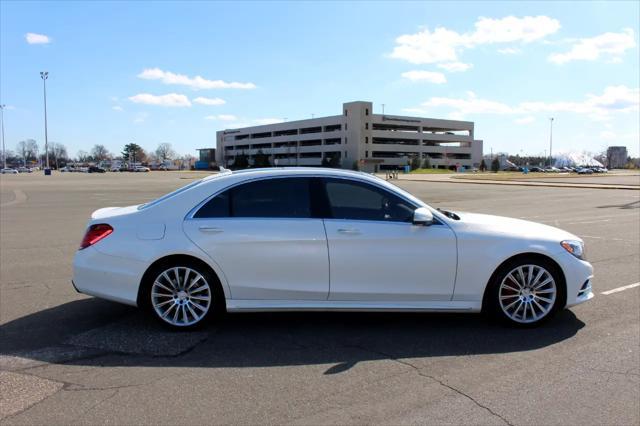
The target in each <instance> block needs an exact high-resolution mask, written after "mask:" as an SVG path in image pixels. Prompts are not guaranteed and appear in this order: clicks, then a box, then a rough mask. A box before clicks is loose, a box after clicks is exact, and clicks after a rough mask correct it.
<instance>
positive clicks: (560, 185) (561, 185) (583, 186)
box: [394, 177, 640, 191]
mask: <svg viewBox="0 0 640 426" xmlns="http://www.w3.org/2000/svg"><path fill="white" fill-rule="evenodd" d="M394 180H398V181H410V182H437V183H468V184H476V185H505V186H538V187H547V188H578V189H624V190H632V191H633V190H635V191H640V186H630V185H611V184H606V185H593V184H580V183H570V184H567V183H550V182H522V181H510V182H503V181H496V180H486V181H479V180H472V179H455V178H449V179H442V180H437V179H434V180H429V179H408V178H402V177H400V178H398V179H394Z"/></svg>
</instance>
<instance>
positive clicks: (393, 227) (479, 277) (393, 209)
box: [72, 168, 593, 329]
mask: <svg viewBox="0 0 640 426" xmlns="http://www.w3.org/2000/svg"><path fill="white" fill-rule="evenodd" d="M488 248H490V249H488ZM73 269H74V272H73V280H72V283H73V285H74V287H75V288H76V289H77V290H78V291H80V292H81V293H85V294H89V295H93V296H96V297H101V298H105V299H108V300H113V301H115V302H120V303H126V304H129V305H134V306H139V307H142V308H144V309H145V310H147V312H148V313H149V314H150V315H152V316H153V317H155V318H156V319H157V320H158V321H160V322H161V323H163V324H165V325H167V326H172V327H175V328H182V329H185V328H189V327H191V326H194V325H198V324H200V323H202V322H204V320H206V319H207V317H212V316H215V315H216V314H219V313H222V312H225V311H230V312H255V311H265V310H266V311H279V310H283V311H351V310H352V311H425V312H480V311H483V312H486V313H488V314H490V315H493V316H495V317H496V318H499V319H501V320H503V321H505V322H507V323H511V324H515V325H518V324H519V325H533V324H539V323H541V322H543V321H544V320H546V319H548V318H549V317H551V316H552V315H553V314H554V313H556V312H557V311H560V310H562V309H565V308H568V307H571V306H573V305H577V304H579V303H583V302H586V301H588V300H589V299H591V298H592V297H593V292H592V289H591V280H592V278H593V268H592V266H591V265H590V264H589V263H588V262H587V261H586V260H585V257H584V243H583V241H582V240H581V239H580V238H578V237H577V236H575V235H573V234H571V233H569V232H566V231H563V230H561V229H558V228H554V227H551V226H548V225H543V224H539V223H534V222H529V221H524V220H519V219H511V218H506V217H499V216H491V215H485V214H474V213H455V212H450V211H446V210H440V209H435V208H432V207H430V206H429V205H427V204H425V203H424V202H423V201H421V200H420V199H418V198H416V197H415V196H413V195H411V194H410V193H408V192H406V191H404V190H402V189H400V188H398V187H397V186H395V185H392V184H391V183H389V182H387V181H385V180H383V179H380V178H378V177H375V176H371V175H369V174H366V173H360V172H352V171H346V170H336V169H318V168H286V169H277V168H270V169H249V170H243V171H239V172H231V171H225V172H221V173H220V174H217V175H213V176H210V177H206V178H204V179H200V180H197V181H195V182H192V183H190V184H189V185H187V186H185V187H183V188H180V189H178V190H176V191H174V192H172V193H170V194H167V195H164V196H162V197H160V198H158V199H157V200H155V201H152V202H149V203H146V204H142V205H134V206H129V207H107V208H102V209H100V210H96V211H95V212H93V214H92V215H91V219H90V220H89V223H88V227H87V230H86V234H85V236H84V238H83V240H82V243H81V245H80V248H79V250H78V251H77V252H76V255H75V259H74V262H73ZM565 319H566V317H565ZM574 321H575V320H574Z"/></svg>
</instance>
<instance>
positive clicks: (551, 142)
mask: <svg viewBox="0 0 640 426" xmlns="http://www.w3.org/2000/svg"><path fill="white" fill-rule="evenodd" d="M552 161H553V117H549V166H551V165H552V164H551V162H552Z"/></svg>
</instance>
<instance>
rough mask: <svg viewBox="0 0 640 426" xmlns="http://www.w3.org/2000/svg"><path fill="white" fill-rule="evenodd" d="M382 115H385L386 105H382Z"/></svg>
mask: <svg viewBox="0 0 640 426" xmlns="http://www.w3.org/2000/svg"><path fill="white" fill-rule="evenodd" d="M382 115H384V104H382Z"/></svg>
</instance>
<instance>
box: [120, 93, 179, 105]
mask: <svg viewBox="0 0 640 426" xmlns="http://www.w3.org/2000/svg"><path fill="white" fill-rule="evenodd" d="M129 100H130V101H131V102H134V103H137V104H145V105H158V106H164V107H189V106H191V102H190V101H189V98H187V97H186V96H185V95H179V94H177V93H168V94H166V95H151V94H149V93H140V94H138V95H135V96H130V97H129Z"/></svg>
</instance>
